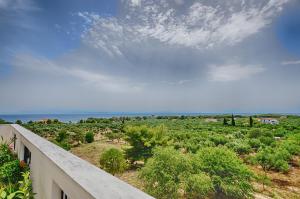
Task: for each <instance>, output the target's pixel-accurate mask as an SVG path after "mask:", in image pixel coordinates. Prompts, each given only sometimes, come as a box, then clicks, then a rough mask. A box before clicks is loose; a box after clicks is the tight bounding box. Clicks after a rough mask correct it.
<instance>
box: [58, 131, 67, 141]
mask: <svg viewBox="0 0 300 199" xmlns="http://www.w3.org/2000/svg"><path fill="white" fill-rule="evenodd" d="M67 136H68V135H67V131H65V130H61V131H59V132H58V134H57V136H56V141H57V142H61V141H63V140H65V139H66V138H67Z"/></svg>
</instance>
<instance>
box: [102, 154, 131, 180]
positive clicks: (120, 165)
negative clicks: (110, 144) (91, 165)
mask: <svg viewBox="0 0 300 199" xmlns="http://www.w3.org/2000/svg"><path fill="white" fill-rule="evenodd" d="M100 165H101V168H102V169H104V170H105V171H107V172H109V173H111V174H112V175H115V174H117V173H122V172H124V170H125V169H126V167H127V164H126V160H125V158H124V155H123V153H122V152H121V151H120V150H118V149H115V148H111V149H108V150H107V151H105V152H103V153H102V154H101V156H100Z"/></svg>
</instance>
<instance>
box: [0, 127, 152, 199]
mask: <svg viewBox="0 0 300 199" xmlns="http://www.w3.org/2000/svg"><path fill="white" fill-rule="evenodd" d="M14 135H16V137H17V140H16V148H15V152H16V153H17V155H18V157H19V159H20V160H23V158H24V146H26V147H27V148H28V149H29V150H30V152H31V163H30V171H31V178H32V182H33V191H34V192H35V193H36V196H35V198H37V199H60V194H61V190H63V191H64V192H65V193H66V194H67V195H68V199H91V198H104V199H106V198H107V199H114V198H124V199H129V198H130V199H142V198H152V197H150V196H149V195H147V194H145V193H144V192H142V191H140V190H138V189H136V188H134V187H132V186H131V185H128V184H127V183H125V182H123V181H121V180H119V179H117V178H115V177H114V176H112V175H110V174H108V173H106V172H105V171H103V170H101V169H99V168H97V167H95V166H93V165H91V164H90V163H88V162H86V161H84V160H82V159H80V158H78V157H77V156H75V155H73V154H71V153H69V152H67V151H65V150H63V149H62V148H60V147H58V146H56V145H54V144H53V143H51V142H49V141H47V140H46V139H44V138H41V137H40V136H38V135H36V134H34V133H32V132H31V131H29V130H27V129H25V128H23V127H21V126H19V125H15V124H14V125H0V136H2V137H3V138H4V140H6V141H9V140H10V139H11V138H13V137H14Z"/></svg>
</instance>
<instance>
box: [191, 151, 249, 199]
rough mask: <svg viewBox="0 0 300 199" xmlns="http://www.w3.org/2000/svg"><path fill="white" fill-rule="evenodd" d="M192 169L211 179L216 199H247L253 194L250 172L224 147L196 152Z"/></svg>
mask: <svg viewBox="0 0 300 199" xmlns="http://www.w3.org/2000/svg"><path fill="white" fill-rule="evenodd" d="M194 165H195V166H194V168H196V169H199V170H201V171H202V172H205V173H207V174H208V175H209V176H210V178H211V179H212V183H213V186H214V189H215V197H216V198H224V197H227V198H247V197H250V196H251V194H252V192H253V187H252V185H251V180H252V176H253V174H252V172H250V170H249V169H248V168H247V166H246V165H244V164H243V163H242V161H241V160H240V159H239V157H237V155H236V154H235V153H234V152H233V151H231V150H229V149H227V148H225V147H206V148H202V149H200V150H199V151H198V153H197V154H196V156H195V160H194Z"/></svg>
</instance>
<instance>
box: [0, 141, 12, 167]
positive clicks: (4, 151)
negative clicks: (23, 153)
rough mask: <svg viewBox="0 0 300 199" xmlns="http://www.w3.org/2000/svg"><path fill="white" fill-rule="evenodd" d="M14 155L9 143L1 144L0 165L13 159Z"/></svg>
mask: <svg viewBox="0 0 300 199" xmlns="http://www.w3.org/2000/svg"><path fill="white" fill-rule="evenodd" d="M13 159H14V158H13V155H12V153H11V151H10V149H9V146H8V145H7V144H0V167H1V166H2V165H3V164H4V163H6V162H10V161H12V160H13Z"/></svg>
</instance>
